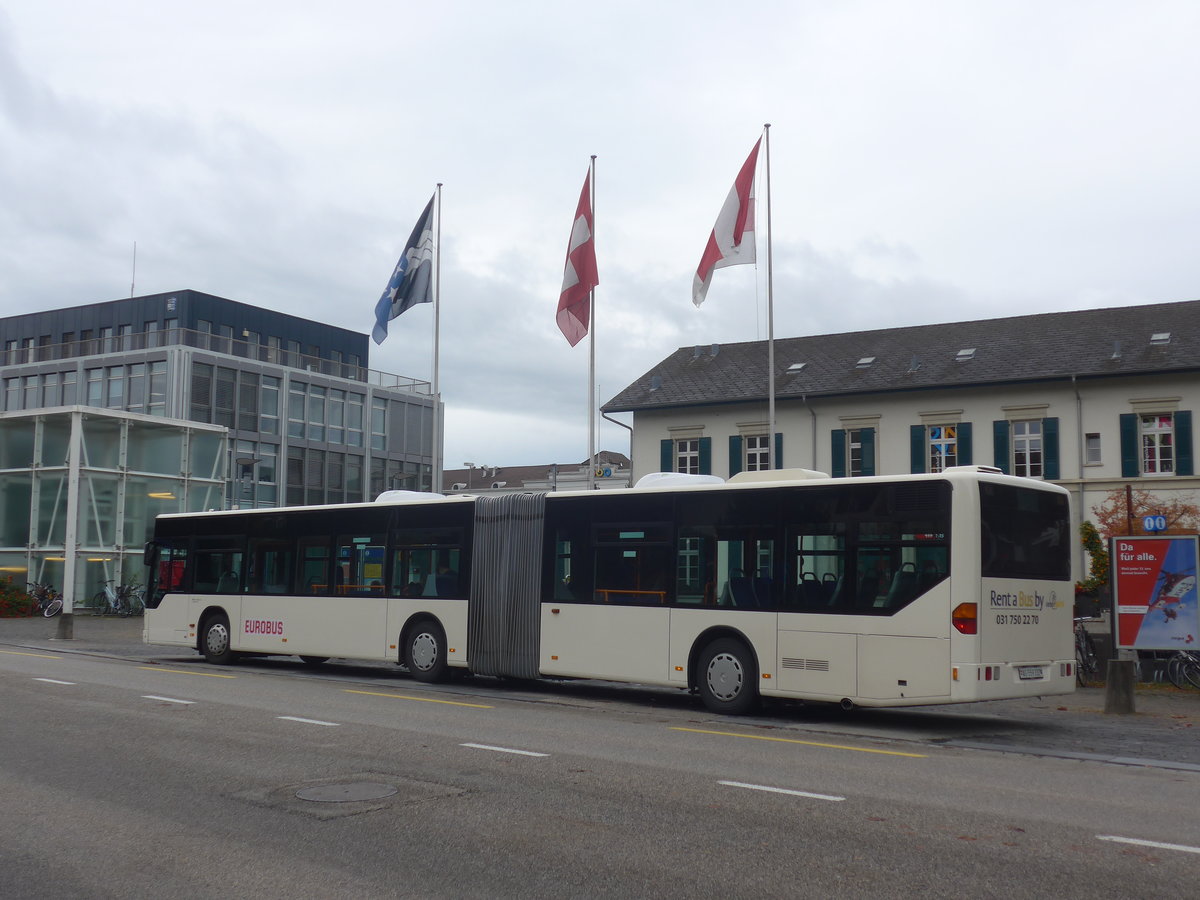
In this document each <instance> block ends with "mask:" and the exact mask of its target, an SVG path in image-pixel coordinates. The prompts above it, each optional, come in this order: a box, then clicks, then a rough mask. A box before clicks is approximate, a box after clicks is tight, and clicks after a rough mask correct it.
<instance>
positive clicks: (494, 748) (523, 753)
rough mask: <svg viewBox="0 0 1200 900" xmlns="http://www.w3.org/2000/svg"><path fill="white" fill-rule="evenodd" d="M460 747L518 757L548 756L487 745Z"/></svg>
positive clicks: (463, 745) (462, 745)
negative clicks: (510, 754)
mask: <svg viewBox="0 0 1200 900" xmlns="http://www.w3.org/2000/svg"><path fill="white" fill-rule="evenodd" d="M459 746H460V747H471V748H473V749H475V750H493V751H495V752H496V753H515V754H517V755H518V756H549V755H550V754H549V753H534V752H533V751H532V750H513V749H512V748H511V747H492V746H490V745H488V744H459Z"/></svg>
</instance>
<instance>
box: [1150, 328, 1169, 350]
mask: <svg viewBox="0 0 1200 900" xmlns="http://www.w3.org/2000/svg"><path fill="white" fill-rule="evenodd" d="M1169 343H1171V332H1169V331H1156V332H1154V334H1152V335H1150V346H1151V347H1162V346H1165V345H1166V344H1169Z"/></svg>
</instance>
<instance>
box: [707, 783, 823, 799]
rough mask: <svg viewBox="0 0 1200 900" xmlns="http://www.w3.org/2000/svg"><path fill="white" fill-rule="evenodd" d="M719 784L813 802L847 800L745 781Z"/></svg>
mask: <svg viewBox="0 0 1200 900" xmlns="http://www.w3.org/2000/svg"><path fill="white" fill-rule="evenodd" d="M717 784H723V785H726V786H727V787H739V788H746V789H747V790H750V791H768V792H769V793H772V794H789V795H791V796H793V797H808V798H810V799H812V800H831V801H833V802H835V803H838V802H841V801H842V800H845V799H846V798H845V797H836V796H834V795H833V794H812V793H809V792H808V791H790V790H788V789H787V788H777V787H767V786H766V785H765V784H746V783H745V782H744V781H718V782H717Z"/></svg>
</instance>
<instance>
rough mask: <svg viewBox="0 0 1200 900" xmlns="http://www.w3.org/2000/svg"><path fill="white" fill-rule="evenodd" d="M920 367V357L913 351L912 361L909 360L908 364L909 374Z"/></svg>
mask: <svg viewBox="0 0 1200 900" xmlns="http://www.w3.org/2000/svg"><path fill="white" fill-rule="evenodd" d="M920 368H921V357H919V356H917V355H916V354H915V353H914V354H913V358H912V362H910V363H909V364H908V374H909V375H911V374H912V373H913V372H915V371H917V370H918V369H920Z"/></svg>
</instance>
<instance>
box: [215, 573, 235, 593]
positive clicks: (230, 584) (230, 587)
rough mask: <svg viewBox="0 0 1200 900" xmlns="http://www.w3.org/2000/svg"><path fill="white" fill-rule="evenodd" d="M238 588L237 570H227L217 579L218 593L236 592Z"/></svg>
mask: <svg viewBox="0 0 1200 900" xmlns="http://www.w3.org/2000/svg"><path fill="white" fill-rule="evenodd" d="M237 589H238V576H237V572H226V573H225V574H224V575H222V576H221V577H220V578H219V579H218V580H217V593H218V594H236V593H237Z"/></svg>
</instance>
